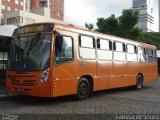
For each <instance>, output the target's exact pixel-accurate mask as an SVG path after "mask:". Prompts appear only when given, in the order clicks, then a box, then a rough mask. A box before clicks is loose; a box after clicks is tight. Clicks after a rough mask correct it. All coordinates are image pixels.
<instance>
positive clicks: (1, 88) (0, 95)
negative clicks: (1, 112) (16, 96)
mask: <svg viewBox="0 0 160 120" xmlns="http://www.w3.org/2000/svg"><path fill="white" fill-rule="evenodd" d="M12 96H13V94H8V93H7V91H6V88H5V85H4V84H3V83H2V82H0V101H2V100H6V99H8V98H10V97H12Z"/></svg>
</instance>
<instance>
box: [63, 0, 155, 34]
mask: <svg viewBox="0 0 160 120" xmlns="http://www.w3.org/2000/svg"><path fill="white" fill-rule="evenodd" d="M64 2H65V6H64V7H65V8H64V9H65V15H64V21H65V22H68V23H71V24H76V25H80V26H84V24H85V23H86V22H87V23H93V24H94V25H96V22H97V18H100V17H104V18H106V17H109V16H111V14H115V15H116V17H118V16H120V15H121V14H122V10H123V9H130V8H131V7H132V0H64ZM157 2H158V0H153V10H154V18H155V24H154V29H155V31H158V3H157Z"/></svg>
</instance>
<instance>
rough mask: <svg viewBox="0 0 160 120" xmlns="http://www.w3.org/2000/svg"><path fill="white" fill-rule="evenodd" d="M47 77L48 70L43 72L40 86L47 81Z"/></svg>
mask: <svg viewBox="0 0 160 120" xmlns="http://www.w3.org/2000/svg"><path fill="white" fill-rule="evenodd" d="M48 75H49V68H48V69H47V70H45V71H43V73H42V76H41V79H40V81H39V83H40V84H43V83H45V82H46V81H47V79H48Z"/></svg>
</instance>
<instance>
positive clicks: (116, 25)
mask: <svg viewBox="0 0 160 120" xmlns="http://www.w3.org/2000/svg"><path fill="white" fill-rule="evenodd" d="M138 15H139V13H138V11H136V10H132V9H128V10H123V12H122V15H121V16H120V17H118V18H116V17H115V15H111V16H110V17H108V18H98V19H97V27H98V29H97V31H99V32H102V33H107V34H112V35H117V36H120V37H124V38H130V39H134V40H138V38H139V35H140V34H141V32H142V30H141V29H140V28H138V27H136V25H137V23H138Z"/></svg>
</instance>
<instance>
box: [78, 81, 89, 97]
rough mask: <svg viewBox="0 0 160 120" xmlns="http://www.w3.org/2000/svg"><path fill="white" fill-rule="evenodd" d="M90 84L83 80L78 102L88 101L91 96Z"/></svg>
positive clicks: (79, 86)
mask: <svg viewBox="0 0 160 120" xmlns="http://www.w3.org/2000/svg"><path fill="white" fill-rule="evenodd" d="M89 91H90V89H89V82H88V80H87V79H86V78H81V79H80V80H79V84H78V90H77V100H83V99H86V98H87V97H88V96H89Z"/></svg>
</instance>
